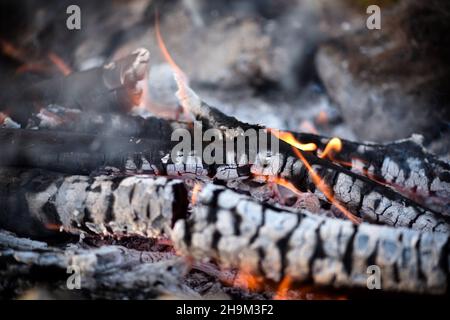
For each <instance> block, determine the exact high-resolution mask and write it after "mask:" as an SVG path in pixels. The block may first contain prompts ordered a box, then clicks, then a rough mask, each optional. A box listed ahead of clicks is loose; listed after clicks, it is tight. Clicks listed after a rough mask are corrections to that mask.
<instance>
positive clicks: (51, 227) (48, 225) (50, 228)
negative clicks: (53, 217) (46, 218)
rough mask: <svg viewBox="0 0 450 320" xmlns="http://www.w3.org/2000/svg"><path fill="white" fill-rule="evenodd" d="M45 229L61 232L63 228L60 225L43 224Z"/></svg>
mask: <svg viewBox="0 0 450 320" xmlns="http://www.w3.org/2000/svg"><path fill="white" fill-rule="evenodd" d="M45 227H46V228H47V229H48V230H51V231H61V230H62V228H63V226H62V225H59V224H55V223H47V224H45Z"/></svg>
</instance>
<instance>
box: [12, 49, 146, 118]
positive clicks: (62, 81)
mask: <svg viewBox="0 0 450 320" xmlns="http://www.w3.org/2000/svg"><path fill="white" fill-rule="evenodd" d="M149 57H150V54H149V52H148V51H147V50H146V49H138V50H136V51H135V52H133V53H132V54H131V55H129V56H127V57H125V58H122V59H120V60H118V61H115V62H112V63H110V64H107V65H105V66H103V67H98V68H93V69H89V70H86V71H80V72H74V73H72V74H70V75H68V76H66V77H61V78H52V79H48V80H44V81H41V82H38V83H36V84H34V85H32V86H30V87H29V88H27V89H25V92H23V94H21V98H20V99H18V101H16V100H17V98H16V99H15V101H12V102H10V103H8V104H9V105H13V106H14V108H13V109H11V110H10V116H11V117H12V118H13V119H14V120H15V121H18V122H19V123H21V124H22V126H23V127H24V126H25V125H26V123H27V120H28V119H29V118H30V115H31V114H32V113H33V112H36V111H38V110H36V107H38V108H39V107H45V106H48V105H61V106H64V107H67V108H75V109H82V110H92V109H94V110H97V111H106V112H108V111H128V110H130V109H131V108H132V107H133V106H134V105H135V104H136V101H137V99H138V98H140V95H141V93H142V92H141V89H139V88H138V87H137V83H138V82H139V81H141V80H143V79H144V77H145V74H146V72H147V64H148V62H149ZM13 99H14V98H13Z"/></svg>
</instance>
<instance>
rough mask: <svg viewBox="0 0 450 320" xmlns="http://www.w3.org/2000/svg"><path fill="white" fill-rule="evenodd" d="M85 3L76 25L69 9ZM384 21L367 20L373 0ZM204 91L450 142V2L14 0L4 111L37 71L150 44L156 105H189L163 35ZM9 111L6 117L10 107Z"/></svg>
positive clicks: (437, 146)
mask: <svg viewBox="0 0 450 320" xmlns="http://www.w3.org/2000/svg"><path fill="white" fill-rule="evenodd" d="M72 4H76V5H78V6H79V7H80V9H81V30H68V29H67V27H66V20H67V18H68V14H67V13H66V8H67V7H68V6H69V5H72ZM372 4H376V5H379V6H380V7H381V29H380V30H369V29H368V28H367V27H366V20H367V18H368V17H369V14H367V13H366V10H367V7H368V6H369V5H372ZM156 12H158V13H159V25H160V29H161V34H162V37H163V38H164V41H165V43H166V45H167V48H168V50H169V52H170V54H171V55H172V56H173V58H174V60H175V61H176V62H177V64H178V65H179V66H180V68H181V69H182V70H183V71H184V72H185V73H186V75H187V76H188V78H189V80H190V83H191V86H192V87H193V89H194V90H196V91H197V93H199V95H200V96H202V98H203V99H204V100H205V101H207V102H208V103H210V104H211V105H214V106H216V107H218V108H220V109H221V110H222V111H224V112H226V113H229V114H232V115H235V116H237V117H239V119H240V120H244V121H248V122H254V123H262V124H265V125H268V126H270V127H276V128H280V129H290V130H297V131H306V132H313V133H320V134H323V135H329V136H339V137H342V138H347V139H352V140H358V141H380V142H388V141H392V140H395V139H402V138H407V137H410V136H411V135H412V134H415V133H417V134H421V135H423V136H424V137H425V140H424V141H425V146H426V147H427V148H429V149H430V150H431V151H433V152H435V153H437V154H439V155H441V156H442V157H444V158H447V159H448V156H449V154H450V139H449V131H450V106H449V104H450V97H449V93H450V91H449V84H450V73H449V71H450V68H449V66H450V63H449V59H450V54H449V53H450V52H449V51H450V43H449V42H450V36H449V34H450V1H447V0H429V1H419V0H415V1H414V0H390V1H389V0H385V1H376V0H248V1H208V0H130V1H124V0H113V1H106V0H100V1H74V0H68V1H66V0H52V1H48V0H47V1H36V0H21V1H17V0H14V1H13V0H2V1H1V3H0V44H1V46H0V49H1V50H0V110H8V109H11V108H14V107H15V105H14V104H15V103H20V102H11V101H16V100H17V99H13V98H14V97H17V96H20V94H21V91H22V90H23V89H24V88H26V87H27V86H29V85H30V84H31V83H34V82H36V81H40V80H42V79H45V78H49V77H56V76H61V73H65V72H67V73H69V72H76V71H79V70H85V69H88V68H92V67H95V66H100V65H102V64H104V63H106V62H108V61H111V60H113V59H117V58H120V57H123V56H125V55H127V54H129V53H130V52H132V51H133V50H134V49H136V48H138V47H145V48H147V49H149V50H150V53H151V61H150V65H151V69H150V71H149V78H148V80H147V83H146V85H147V86H148V95H147V97H146V101H145V103H144V106H143V107H144V108H145V109H146V111H148V112H151V113H153V114H157V115H167V114H168V113H170V112H171V111H174V112H175V110H176V109H177V107H178V106H177V102H176V100H175V96H174V93H175V91H176V86H175V84H174V81H173V77H172V71H171V69H170V67H169V65H168V64H167V63H166V62H165V60H164V58H163V56H162V55H161V52H160V49H159V48H158V43H157V41H156V36H155V23H156V22H157V21H156V19H155V14H156ZM0 120H1V119H0Z"/></svg>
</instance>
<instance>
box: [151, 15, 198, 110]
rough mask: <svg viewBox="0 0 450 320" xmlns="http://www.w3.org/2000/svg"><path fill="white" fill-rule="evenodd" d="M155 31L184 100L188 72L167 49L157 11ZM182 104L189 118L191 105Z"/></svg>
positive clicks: (160, 47)
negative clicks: (186, 72) (185, 71)
mask: <svg viewBox="0 0 450 320" xmlns="http://www.w3.org/2000/svg"><path fill="white" fill-rule="evenodd" d="M155 32H156V40H157V41H158V46H159V49H160V50H161V53H162V55H163V57H164V60H166V62H167V63H168V64H169V65H170V66H171V68H172V70H173V72H174V73H175V80H176V82H177V86H178V90H179V91H178V93H179V96H180V97H181V99H180V100H183V98H184V97H187V88H188V84H189V80H188V77H187V76H186V74H185V73H184V72H183V70H181V68H180V67H179V66H178V65H177V64H176V62H175V60H174V59H173V58H172V56H171V55H170V53H169V50H167V47H166V44H165V43H164V40H163V38H162V36H161V30H160V28H159V15H158V13H156V15H155ZM181 106H182V108H183V113H184V114H185V115H186V117H188V118H189V115H190V112H189V109H190V108H189V106H188V105H187V103H183V102H181Z"/></svg>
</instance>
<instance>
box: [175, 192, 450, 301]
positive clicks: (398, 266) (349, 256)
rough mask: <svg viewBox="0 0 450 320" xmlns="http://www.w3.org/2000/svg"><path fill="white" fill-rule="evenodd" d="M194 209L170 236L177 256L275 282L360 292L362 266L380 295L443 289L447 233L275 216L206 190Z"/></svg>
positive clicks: (273, 210)
mask: <svg viewBox="0 0 450 320" xmlns="http://www.w3.org/2000/svg"><path fill="white" fill-rule="evenodd" d="M199 202H200V203H199V206H198V207H196V208H194V211H193V213H192V215H191V217H190V218H189V219H188V220H179V221H178V222H177V223H176V224H175V227H174V230H173V233H172V239H173V240H174V243H175V246H176V247H177V249H178V250H179V251H180V252H182V253H183V254H186V255H191V256H193V257H194V258H196V259H202V258H210V259H217V260H218V261H220V262H221V263H222V264H224V265H225V266H233V267H238V268H240V269H241V270H245V271H247V272H250V273H253V274H255V275H261V276H264V277H266V278H268V279H272V280H275V281H281V280H282V279H283V278H284V277H290V278H291V279H292V280H293V281H299V282H311V281H312V282H314V283H315V284H317V285H323V286H333V287H362V288H366V287H367V281H368V277H369V275H370V274H371V273H369V274H368V267H369V266H372V265H376V266H378V267H379V268H380V271H381V274H380V276H381V287H382V289H383V290H389V291H405V292H414V293H435V294H438V293H444V292H446V291H447V289H448V288H447V283H448V280H449V273H450V269H449V267H448V263H447V260H448V259H449V258H450V251H449V236H448V234H441V233H431V232H425V233H420V232H418V231H414V230H409V229H404V228H398V229H394V228H390V227H382V226H373V225H369V224H366V223H363V224H361V225H359V226H356V225H354V224H352V223H350V222H348V221H342V220H337V219H330V218H323V217H318V216H314V215H311V214H309V213H306V212H305V213H293V212H288V211H282V210H280V209H276V208H274V207H271V206H265V205H262V204H260V203H258V202H256V201H254V200H252V199H251V198H248V197H246V196H243V195H239V194H236V193H234V192H232V191H231V190H226V189H224V188H222V187H218V186H208V187H207V188H205V189H204V190H203V191H202V193H201V194H200V199H199Z"/></svg>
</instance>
